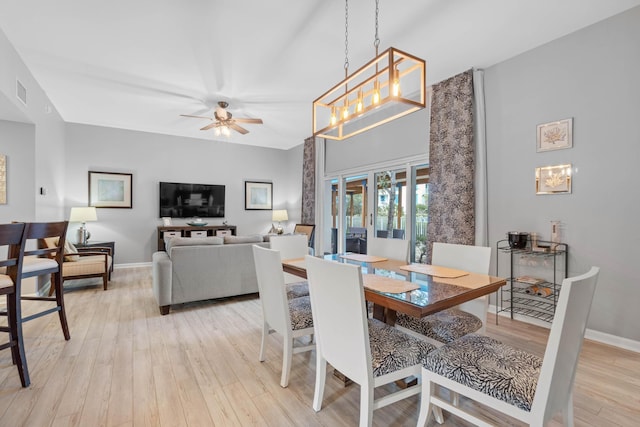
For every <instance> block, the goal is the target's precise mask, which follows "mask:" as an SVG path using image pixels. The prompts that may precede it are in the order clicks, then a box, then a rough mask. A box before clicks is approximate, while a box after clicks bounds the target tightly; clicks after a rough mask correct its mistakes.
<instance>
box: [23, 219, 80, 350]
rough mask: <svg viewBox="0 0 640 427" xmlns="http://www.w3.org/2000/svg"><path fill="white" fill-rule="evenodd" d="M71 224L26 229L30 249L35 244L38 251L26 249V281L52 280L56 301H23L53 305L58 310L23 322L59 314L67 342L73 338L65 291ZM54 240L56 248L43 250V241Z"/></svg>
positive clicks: (38, 224) (47, 298)
mask: <svg viewBox="0 0 640 427" xmlns="http://www.w3.org/2000/svg"><path fill="white" fill-rule="evenodd" d="M68 225H69V222H68V221H61V222H31V223H28V224H27V225H26V231H25V239H26V243H25V244H26V245H29V241H34V242H32V243H33V246H36V247H38V249H32V250H28V249H26V248H27V246H25V250H24V257H25V258H24V265H23V268H22V278H27V277H36V276H42V275H49V276H51V287H52V288H54V292H55V297H51V296H23V297H21V299H22V301H25V300H26V301H33V300H35V301H51V302H55V303H56V306H55V307H53V308H50V309H47V310H43V311H41V312H39V313H35V314H32V315H30V316H27V317H24V318H22V321H23V322H26V321H29V320H32V319H36V318H38V317H42V316H45V315H47V314H50V313H55V312H57V313H58V316H59V317H60V325H61V326H62V333H63V334H64V339H65V340H68V339H70V338H71V336H70V335H69V326H68V324H67V314H66V312H65V309H64V293H63V290H62V263H63V260H64V243H65V240H66V234H67V226H68ZM44 239H53V240H55V241H56V242H57V243H56V244H55V246H52V247H42V244H41V241H42V240H44Z"/></svg>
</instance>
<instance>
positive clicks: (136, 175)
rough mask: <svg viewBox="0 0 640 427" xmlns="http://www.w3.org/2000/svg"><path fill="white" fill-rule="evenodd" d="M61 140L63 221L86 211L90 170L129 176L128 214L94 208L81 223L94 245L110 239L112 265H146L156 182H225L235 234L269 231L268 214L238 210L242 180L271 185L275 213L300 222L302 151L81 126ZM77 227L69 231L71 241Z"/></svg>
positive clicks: (152, 239) (155, 217)
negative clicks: (92, 217)
mask: <svg viewBox="0 0 640 427" xmlns="http://www.w3.org/2000/svg"><path fill="white" fill-rule="evenodd" d="M67 137H68V140H67V147H66V148H67V161H66V165H67V167H66V183H67V185H66V193H65V200H64V207H65V216H66V217H68V214H69V211H70V209H71V207H73V206H86V205H87V200H88V171H90V170H91V171H102V172H126V173H132V174H133V208H132V209H107V208H100V209H98V221H97V222H94V223H89V224H88V225H87V227H88V228H89V230H90V232H91V234H92V237H91V239H92V240H95V241H100V240H108V241H111V240H115V242H116V263H117V264H122V263H140V262H150V261H151V254H152V253H153V252H154V251H155V250H156V247H157V241H156V230H157V228H156V227H157V226H158V225H161V220H160V218H159V214H158V210H159V209H158V191H159V190H158V183H159V182H160V181H168V182H186V183H205V184H224V185H225V186H226V207H225V215H226V217H225V218H224V220H226V221H228V223H229V224H230V225H236V226H237V227H238V234H254V233H266V232H267V231H268V230H269V228H270V227H271V211H247V210H245V209H244V181H245V180H249V181H271V182H273V206H274V209H287V210H288V211H289V219H290V220H289V223H288V224H286V225H287V227H286V228H287V230H289V229H293V224H294V223H295V222H297V221H298V220H299V219H300V194H301V191H302V190H301V188H302V184H301V180H302V167H301V163H302V149H301V148H296V149H292V150H289V151H283V150H275V149H268V148H258V147H253V146H248V145H241V144H238V143H234V142H219V141H213V140H210V141H207V140H199V139H192V138H181V137H175V136H168V135H158V134H152V133H145V132H136V131H129V130H122V129H113V128H105V127H99V126H88V125H79V124H68V125H67ZM234 138H241V136H234ZM186 221H187V220H184V219H183V220H178V219H176V220H174V224H180V223H182V224H184V223H186ZM222 221H223V219H219V218H218V219H209V220H208V221H207V222H208V223H209V224H211V225H217V224H222ZM283 225H285V224H283ZM78 226H79V224H71V225H70V226H69V228H70V232H69V237H70V238H71V239H72V241H75V240H76V239H75V236H76V235H75V231H76V230H77V227H78Z"/></svg>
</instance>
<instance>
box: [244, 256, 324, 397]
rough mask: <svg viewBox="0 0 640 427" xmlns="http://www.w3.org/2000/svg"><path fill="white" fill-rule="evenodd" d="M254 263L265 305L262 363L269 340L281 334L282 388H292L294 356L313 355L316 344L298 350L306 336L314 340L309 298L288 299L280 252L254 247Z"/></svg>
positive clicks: (261, 344) (263, 308) (261, 298)
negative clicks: (299, 344)
mask: <svg viewBox="0 0 640 427" xmlns="http://www.w3.org/2000/svg"><path fill="white" fill-rule="evenodd" d="M253 259H254V263H255V266H256V276H257V278H258V289H259V290H260V302H261V304H262V319H263V321H262V340H261V343H260V361H261V362H263V361H264V359H265V347H266V343H267V336H268V335H269V334H270V333H271V332H278V333H279V334H280V335H282V338H283V344H284V347H283V350H282V376H281V378H280V385H281V386H282V387H287V386H288V385H289V375H290V373H291V362H292V359H293V354H294V353H301V352H305V351H310V350H313V349H314V348H315V345H314V344H309V345H305V346H295V345H294V343H295V340H296V338H299V337H304V336H306V335H309V336H311V337H312V336H313V333H314V328H313V317H312V315H311V304H310V302H309V297H308V296H304V297H300V298H294V299H288V298H287V294H286V291H285V286H284V275H283V272H282V261H281V260H280V253H279V252H278V251H275V250H272V249H267V248H262V247H260V246H256V245H254V246H253Z"/></svg>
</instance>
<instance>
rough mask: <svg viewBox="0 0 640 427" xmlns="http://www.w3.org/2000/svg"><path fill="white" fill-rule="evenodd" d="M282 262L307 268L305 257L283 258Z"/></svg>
mask: <svg viewBox="0 0 640 427" xmlns="http://www.w3.org/2000/svg"><path fill="white" fill-rule="evenodd" d="M282 263H283V264H288V265H291V266H293V267H299V268H306V263H305V259H304V258H289V259H283V260H282Z"/></svg>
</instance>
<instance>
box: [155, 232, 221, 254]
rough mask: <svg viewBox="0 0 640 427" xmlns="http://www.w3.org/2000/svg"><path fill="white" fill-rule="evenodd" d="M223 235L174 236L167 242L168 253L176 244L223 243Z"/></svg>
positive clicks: (200, 244)
mask: <svg viewBox="0 0 640 427" xmlns="http://www.w3.org/2000/svg"><path fill="white" fill-rule="evenodd" d="M223 243H224V240H222V237H215V236H211V237H172V238H171V239H169V240H168V241H167V243H166V244H165V248H166V250H167V253H171V248H173V247H176V246H202V245H222V244H223Z"/></svg>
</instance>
